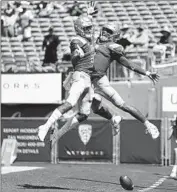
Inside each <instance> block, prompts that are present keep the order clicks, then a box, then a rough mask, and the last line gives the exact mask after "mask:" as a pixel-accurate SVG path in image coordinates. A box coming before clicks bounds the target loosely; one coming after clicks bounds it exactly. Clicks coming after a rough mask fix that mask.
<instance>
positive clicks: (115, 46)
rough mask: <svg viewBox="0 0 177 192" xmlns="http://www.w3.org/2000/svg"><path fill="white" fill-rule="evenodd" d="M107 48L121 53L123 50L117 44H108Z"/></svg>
mask: <svg viewBox="0 0 177 192" xmlns="http://www.w3.org/2000/svg"><path fill="white" fill-rule="evenodd" d="M108 48H109V49H111V50H112V51H115V52H123V50H124V48H123V46H122V45H119V44H117V43H112V44H109V45H108Z"/></svg>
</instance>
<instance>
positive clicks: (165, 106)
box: [162, 87, 177, 112]
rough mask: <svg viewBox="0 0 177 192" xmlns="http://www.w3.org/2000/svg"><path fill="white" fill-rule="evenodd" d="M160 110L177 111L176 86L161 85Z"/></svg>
mask: <svg viewBox="0 0 177 192" xmlns="http://www.w3.org/2000/svg"><path fill="white" fill-rule="evenodd" d="M162 110H163V112H177V87H163V89H162Z"/></svg>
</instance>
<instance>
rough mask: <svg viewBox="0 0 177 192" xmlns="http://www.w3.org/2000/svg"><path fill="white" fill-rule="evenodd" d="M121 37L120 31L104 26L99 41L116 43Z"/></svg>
mask: <svg viewBox="0 0 177 192" xmlns="http://www.w3.org/2000/svg"><path fill="white" fill-rule="evenodd" d="M119 36H120V33H119V31H118V30H115V29H114V30H112V29H111V27H110V28H109V26H108V27H106V26H104V27H103V28H102V30H101V32H100V36H99V40H100V42H109V41H115V40H116V39H118V38H119Z"/></svg>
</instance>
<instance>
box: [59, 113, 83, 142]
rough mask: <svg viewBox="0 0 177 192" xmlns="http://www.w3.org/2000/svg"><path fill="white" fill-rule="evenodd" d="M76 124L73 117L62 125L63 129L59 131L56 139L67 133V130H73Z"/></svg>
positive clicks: (75, 119)
mask: <svg viewBox="0 0 177 192" xmlns="http://www.w3.org/2000/svg"><path fill="white" fill-rule="evenodd" d="M78 124H79V122H78V120H77V118H76V117H75V116H74V117H71V118H70V119H68V121H67V122H66V123H65V124H64V125H63V127H61V129H59V131H58V139H59V138H60V137H62V136H63V135H64V134H65V133H67V132H68V131H69V130H71V129H73V128H75V127H76V126H77V125H78Z"/></svg>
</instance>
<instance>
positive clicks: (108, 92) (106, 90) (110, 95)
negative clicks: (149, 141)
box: [97, 76, 159, 139]
mask: <svg viewBox="0 0 177 192" xmlns="http://www.w3.org/2000/svg"><path fill="white" fill-rule="evenodd" d="M97 87H98V88H99V90H100V91H101V92H102V93H103V96H104V97H105V98H107V99H108V100H109V101H111V102H112V103H113V104H114V105H115V106H116V107H118V108H120V109H121V110H123V111H125V112H127V113H129V114H131V115H132V116H133V117H135V118H136V119H137V120H139V121H140V122H142V123H143V124H144V125H145V127H146V128H147V131H148V132H149V133H150V134H151V135H152V138H153V139H156V138H157V137H158V136H159V131H158V129H157V127H156V126H155V125H153V124H152V123H150V122H149V121H148V120H147V119H146V118H145V116H144V115H143V114H142V113H141V112H140V111H139V110H138V109H136V108H135V107H133V106H130V105H128V104H127V103H125V101H124V100H123V99H122V98H121V96H120V95H119V94H118V93H117V92H116V91H115V89H114V88H113V87H111V86H110V84H109V80H108V79H107V77H106V76H104V77H102V78H101V79H100V80H99V81H98V82H97Z"/></svg>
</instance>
